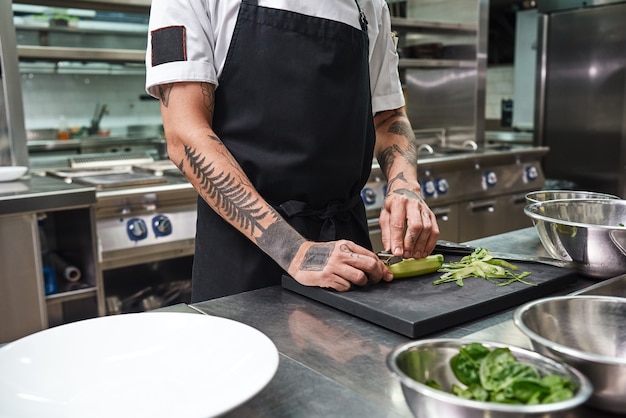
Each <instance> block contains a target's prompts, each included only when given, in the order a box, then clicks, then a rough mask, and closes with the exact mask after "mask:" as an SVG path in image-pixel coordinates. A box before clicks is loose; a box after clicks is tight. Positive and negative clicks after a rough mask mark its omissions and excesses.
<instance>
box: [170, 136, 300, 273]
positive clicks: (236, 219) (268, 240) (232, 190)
mask: <svg viewBox="0 0 626 418" xmlns="http://www.w3.org/2000/svg"><path fill="white" fill-rule="evenodd" d="M209 138H211V139H212V140H214V141H219V142H221V141H220V139H219V138H218V137H217V136H213V135H211V136H209ZM185 158H186V159H187V161H189V165H190V166H191V170H192V172H193V175H195V176H196V178H197V179H198V180H200V181H199V187H200V188H201V192H202V194H203V195H205V196H206V197H207V198H209V199H211V200H212V201H214V202H215V205H216V206H217V207H219V208H220V209H221V210H222V212H223V213H224V216H225V219H226V220H227V221H230V222H232V223H234V224H237V225H239V227H240V228H242V229H246V230H249V231H250V235H252V236H254V234H255V232H260V236H259V237H258V238H255V239H256V242H257V244H258V246H259V248H261V249H262V250H263V251H265V252H266V253H267V254H269V255H270V256H271V257H272V258H274V259H275V260H276V262H277V263H278V265H280V266H281V267H282V268H283V269H285V270H287V269H288V268H289V265H290V264H291V262H292V261H293V258H294V257H295V256H296V253H297V252H298V250H299V249H300V246H301V245H302V243H303V242H304V241H305V239H304V238H303V237H302V236H301V235H300V234H298V232H296V231H295V230H294V229H292V228H291V227H290V226H289V224H288V223H287V222H286V221H285V220H284V219H282V218H281V217H280V216H279V215H278V213H276V211H274V210H272V209H269V210H265V209H264V208H263V206H262V205H261V204H260V203H259V201H258V199H253V198H252V197H251V196H252V194H251V193H250V192H246V191H245V189H244V187H243V186H244V185H245V184H246V183H243V182H241V181H237V180H236V179H234V178H233V177H231V176H230V175H228V174H225V173H223V172H222V173H219V172H217V170H216V169H215V168H214V166H213V165H212V164H211V163H210V162H208V163H207V162H206V157H203V156H202V155H200V154H199V153H198V152H197V151H196V150H194V149H192V148H191V147H188V146H186V147H185ZM231 158H232V157H231ZM182 167H183V161H181V163H180V165H179V168H181V169H182ZM181 171H182V170H181ZM268 216H272V217H273V218H274V219H275V221H274V222H272V223H270V225H269V226H267V227H264V226H263V225H262V224H261V221H262V220H263V219H265V218H266V217H268Z"/></svg>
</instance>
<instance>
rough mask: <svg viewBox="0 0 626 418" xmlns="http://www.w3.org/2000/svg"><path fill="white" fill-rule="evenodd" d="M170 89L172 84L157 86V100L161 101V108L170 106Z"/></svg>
mask: <svg viewBox="0 0 626 418" xmlns="http://www.w3.org/2000/svg"><path fill="white" fill-rule="evenodd" d="M172 87H174V84H172V83H170V84H161V85H160V86H159V98H160V99H161V103H163V106H165V107H168V106H169V105H170V93H171V92H172Z"/></svg>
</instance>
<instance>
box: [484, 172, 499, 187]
mask: <svg viewBox="0 0 626 418" xmlns="http://www.w3.org/2000/svg"><path fill="white" fill-rule="evenodd" d="M483 181H484V184H485V185H486V186H487V187H493V186H495V185H496V184H497V183H498V176H497V175H496V173H495V171H486V172H485V173H484V174H483Z"/></svg>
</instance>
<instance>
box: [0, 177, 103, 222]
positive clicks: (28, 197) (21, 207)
mask: <svg viewBox="0 0 626 418" xmlns="http://www.w3.org/2000/svg"><path fill="white" fill-rule="evenodd" d="M95 202H96V190H95V189H94V188H93V187H89V186H83V185H77V184H67V183H65V182H63V181H62V180H59V179H56V178H51V177H42V176H37V175H32V176H26V177H25V178H23V179H20V180H18V181H10V182H0V215H12V214H17V213H24V212H37V211H48V210H56V209H61V208H72V207H81V206H89V205H91V204H94V203H95Z"/></svg>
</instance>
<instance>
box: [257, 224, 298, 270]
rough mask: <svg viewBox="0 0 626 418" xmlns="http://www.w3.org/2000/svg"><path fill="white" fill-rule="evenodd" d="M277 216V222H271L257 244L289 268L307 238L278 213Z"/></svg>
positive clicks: (284, 266) (280, 264) (284, 267)
mask: <svg viewBox="0 0 626 418" xmlns="http://www.w3.org/2000/svg"><path fill="white" fill-rule="evenodd" d="M276 218H277V220H276V222H274V223H272V224H270V226H268V227H267V229H266V230H265V231H264V232H263V234H262V235H261V236H260V237H259V238H258V239H257V244H258V245H259V247H260V248H261V249H263V251H265V252H266V253H267V254H269V255H270V256H272V257H276V258H275V260H276V262H277V263H278V265H279V266H281V267H282V268H283V269H285V270H287V269H288V268H289V265H290V264H291V262H292V261H293V258H294V257H295V256H296V253H297V252H298V249H300V246H301V245H302V243H303V242H304V241H305V239H304V238H302V236H300V234H298V233H297V232H296V231H295V230H294V229H292V228H291V227H290V226H289V224H288V223H287V222H286V221H285V220H284V219H281V218H280V217H278V215H276ZM309 251H310V250H309ZM303 270H304V269H303Z"/></svg>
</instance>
